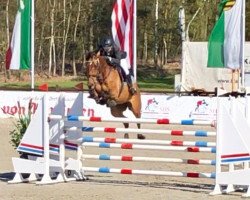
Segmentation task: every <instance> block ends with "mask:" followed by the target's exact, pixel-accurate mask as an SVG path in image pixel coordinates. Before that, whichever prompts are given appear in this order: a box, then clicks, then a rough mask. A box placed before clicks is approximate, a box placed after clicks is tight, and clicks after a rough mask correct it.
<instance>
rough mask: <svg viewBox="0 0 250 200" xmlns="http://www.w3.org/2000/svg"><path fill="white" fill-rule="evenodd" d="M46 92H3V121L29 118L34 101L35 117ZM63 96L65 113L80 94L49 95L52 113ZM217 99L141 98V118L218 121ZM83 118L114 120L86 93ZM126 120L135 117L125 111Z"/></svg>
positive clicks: (184, 97) (49, 107)
mask: <svg viewBox="0 0 250 200" xmlns="http://www.w3.org/2000/svg"><path fill="white" fill-rule="evenodd" d="M43 94H44V92H22V91H0V95H1V98H0V108H1V109H0V118H8V117H16V118H18V116H19V115H27V114H28V105H29V101H30V99H32V104H31V112H32V113H35V111H36V109H37V106H38V102H39V100H40V99H41V98H42V96H43ZM61 94H64V96H65V102H66V108H65V109H66V113H67V112H68V111H69V109H70V108H71V106H72V104H73V103H74V101H75V99H76V98H77V96H78V94H79V93H73V92H69V93H59V92H47V95H48V100H49V102H48V104H47V105H48V108H47V109H49V111H51V109H53V108H54V106H55V105H56V104H57V101H58V98H59V96H60V95H61ZM216 105H217V104H216V98H211V97H192V96H182V97H179V96H174V95H172V96H171V95H166V94H142V108H141V113H142V116H141V117H142V118H170V119H175V120H183V119H198V120H215V117H216ZM79 109H82V116H88V117H90V116H99V117H112V115H111V113H110V109H109V108H108V107H106V106H105V105H99V104H96V103H95V101H94V100H93V99H90V98H88V93H83V108H79ZM124 114H125V116H126V117H134V116H133V115H132V113H131V111H129V110H127V111H125V113H124Z"/></svg>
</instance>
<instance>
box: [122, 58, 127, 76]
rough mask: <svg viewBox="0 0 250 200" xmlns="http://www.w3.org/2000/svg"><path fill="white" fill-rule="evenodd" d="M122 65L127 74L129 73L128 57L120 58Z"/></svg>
mask: <svg viewBox="0 0 250 200" xmlns="http://www.w3.org/2000/svg"><path fill="white" fill-rule="evenodd" d="M120 65H121V67H122V69H123V70H124V72H125V74H126V75H129V71H128V64H127V60H126V59H121V60H120Z"/></svg>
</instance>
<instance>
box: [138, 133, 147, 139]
mask: <svg viewBox="0 0 250 200" xmlns="http://www.w3.org/2000/svg"><path fill="white" fill-rule="evenodd" d="M137 139H139V140H144V139H146V137H145V136H144V135H142V134H137Z"/></svg>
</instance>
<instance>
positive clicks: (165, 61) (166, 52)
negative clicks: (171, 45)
mask: <svg viewBox="0 0 250 200" xmlns="http://www.w3.org/2000/svg"><path fill="white" fill-rule="evenodd" d="M163 44H164V51H163V52H164V53H163V64H164V65H165V64H167V62H168V48H167V41H166V38H165V37H164V38H163Z"/></svg>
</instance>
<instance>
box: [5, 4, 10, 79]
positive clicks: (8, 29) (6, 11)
mask: <svg viewBox="0 0 250 200" xmlns="http://www.w3.org/2000/svg"><path fill="white" fill-rule="evenodd" d="M9 2H10V1H9V0H7V2H6V9H5V16H6V37H7V38H6V39H7V47H9V46H10V26H9ZM4 70H5V77H6V78H10V72H9V70H8V71H7V70H6V68H5V67H4Z"/></svg>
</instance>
